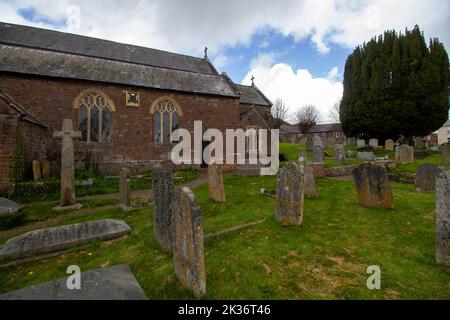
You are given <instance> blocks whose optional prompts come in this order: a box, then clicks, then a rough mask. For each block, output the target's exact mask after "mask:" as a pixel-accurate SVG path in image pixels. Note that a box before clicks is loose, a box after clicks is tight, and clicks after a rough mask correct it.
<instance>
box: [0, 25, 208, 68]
mask: <svg viewBox="0 0 450 320" xmlns="http://www.w3.org/2000/svg"><path fill="white" fill-rule="evenodd" d="M0 43H2V44H9V45H13V46H22V47H28V48H35V49H43V50H50V51H58V52H65V53H71V54H76V55H83V56H88V57H96V58H102V59H107V60H116V61H123V62H129V63H134V64H142V65H148V66H155V67H163V68H169V69H176V70H184V71H190V72H197V73H205V74H217V71H216V70H215V69H214V67H213V66H212V65H211V64H210V63H209V61H208V60H207V59H202V58H196V57H191V56H186V55H182V54H177V53H172V52H167V51H162V50H157V49H151V48H144V47H139V46H134V45H129V44H123V43H118V42H113V41H108V40H103V39H97V38H91V37H86V36H80V35H76V34H70V33H64V32H58V31H52V30H46V29H40V28H33V27H27V26H20V25H15V24H10V23H1V22H0Z"/></svg>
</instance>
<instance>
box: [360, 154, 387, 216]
mask: <svg viewBox="0 0 450 320" xmlns="http://www.w3.org/2000/svg"><path fill="white" fill-rule="evenodd" d="M352 175H353V180H354V182H355V185H356V190H357V192H358V199H359V203H360V204H361V205H362V206H365V207H375V208H389V209H392V208H394V200H393V197H392V192H391V186H390V185H389V181H388V178H387V175H386V170H385V169H384V168H383V167H382V166H380V165H376V164H374V163H372V162H366V163H361V164H360V165H359V166H358V167H357V168H354V169H353V170H352Z"/></svg>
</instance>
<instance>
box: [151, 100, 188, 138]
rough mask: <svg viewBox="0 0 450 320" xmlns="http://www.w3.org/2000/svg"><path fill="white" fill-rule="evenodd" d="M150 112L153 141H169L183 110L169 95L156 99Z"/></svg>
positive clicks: (177, 126) (177, 125)
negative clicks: (151, 115)
mask: <svg viewBox="0 0 450 320" xmlns="http://www.w3.org/2000/svg"><path fill="white" fill-rule="evenodd" d="M150 112H151V113H152V114H153V137H154V141H155V143H171V142H172V141H173V140H174V137H173V136H172V132H173V131H175V130H176V129H178V128H179V124H180V117H182V116H183V111H182V110H181V107H180V106H179V105H178V103H177V102H176V101H175V100H173V99H172V98H169V97H162V98H159V99H158V100H156V101H155V102H154V103H153V105H152V108H151V109H150Z"/></svg>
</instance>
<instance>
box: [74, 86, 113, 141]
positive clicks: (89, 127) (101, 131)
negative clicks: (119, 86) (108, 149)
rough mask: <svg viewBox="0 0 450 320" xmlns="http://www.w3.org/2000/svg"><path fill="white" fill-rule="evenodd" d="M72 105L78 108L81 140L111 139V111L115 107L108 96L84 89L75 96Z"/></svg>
mask: <svg viewBox="0 0 450 320" xmlns="http://www.w3.org/2000/svg"><path fill="white" fill-rule="evenodd" d="M73 107H74V108H75V109H77V110H78V130H79V131H81V136H82V138H81V140H82V141H86V142H104V143H108V142H110V141H111V112H112V111H116V108H115V106H114V103H113V102H112V100H111V99H110V98H108V96H106V95H105V94H104V93H103V92H101V91H98V90H95V89H89V90H85V91H83V92H81V93H80V94H79V95H78V96H77V97H76V98H75V100H74V103H73Z"/></svg>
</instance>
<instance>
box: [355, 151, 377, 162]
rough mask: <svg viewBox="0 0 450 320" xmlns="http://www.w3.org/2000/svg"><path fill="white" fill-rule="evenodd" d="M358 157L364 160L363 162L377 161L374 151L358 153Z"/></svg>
mask: <svg viewBox="0 0 450 320" xmlns="http://www.w3.org/2000/svg"><path fill="white" fill-rule="evenodd" d="M356 157H357V158H358V159H362V160H367V161H373V160H374V159H375V155H374V153H373V152H372V151H370V152H369V151H362V152H358V153H357V154H356Z"/></svg>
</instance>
